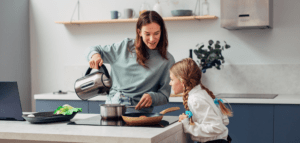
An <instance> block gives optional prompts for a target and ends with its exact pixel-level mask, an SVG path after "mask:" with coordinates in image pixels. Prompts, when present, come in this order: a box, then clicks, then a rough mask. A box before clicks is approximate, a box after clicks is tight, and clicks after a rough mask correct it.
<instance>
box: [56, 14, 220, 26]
mask: <svg viewBox="0 0 300 143" xmlns="http://www.w3.org/2000/svg"><path fill="white" fill-rule="evenodd" d="M217 18H218V17H217V16H214V15H207V16H180V17H164V18H163V19H164V21H179V20H202V19H217ZM124 22H137V18H134V19H109V20H99V21H83V20H82V21H55V23H57V24H99V23H124Z"/></svg>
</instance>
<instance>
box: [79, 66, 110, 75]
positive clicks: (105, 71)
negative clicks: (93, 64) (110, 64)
mask: <svg viewBox="0 0 300 143" xmlns="http://www.w3.org/2000/svg"><path fill="white" fill-rule="evenodd" d="M101 68H102V69H103V71H104V74H105V76H106V77H107V78H110V76H109V74H108V71H107V69H106V66H105V65H104V64H102V66H101V67H99V71H100V70H101ZM91 71H92V68H90V67H89V68H88V69H87V71H86V73H85V75H88V74H90V73H91Z"/></svg>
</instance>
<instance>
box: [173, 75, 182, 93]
mask: <svg viewBox="0 0 300 143" xmlns="http://www.w3.org/2000/svg"><path fill="white" fill-rule="evenodd" d="M170 78H171V81H170V85H171V86H172V90H173V91H174V94H179V93H182V92H183V88H184V85H183V83H182V82H181V81H180V80H179V79H178V78H177V77H176V76H175V75H174V74H173V73H172V72H170Z"/></svg>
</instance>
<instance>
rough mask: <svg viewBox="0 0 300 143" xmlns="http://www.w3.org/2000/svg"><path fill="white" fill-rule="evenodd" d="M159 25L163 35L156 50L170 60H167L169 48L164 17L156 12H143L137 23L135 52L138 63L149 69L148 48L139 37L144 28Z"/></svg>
mask: <svg viewBox="0 0 300 143" xmlns="http://www.w3.org/2000/svg"><path fill="white" fill-rule="evenodd" d="M153 22H155V23H157V24H158V25H159V26H160V30H161V34H160V39H159V42H158V44H157V47H156V49H157V50H158V51H159V53H160V55H161V56H162V57H163V58H164V59H166V60H168V58H167V47H168V35H167V30H166V27H165V23H164V20H163V19H162V17H161V16H160V15H159V14H158V13H157V12H155V11H146V12H143V13H142V14H141V15H140V16H139V19H138V22H137V23H136V39H135V50H136V54H137V58H136V61H137V62H138V63H139V64H140V65H142V66H143V67H145V68H148V66H147V65H146V63H147V60H148V59H149V53H148V52H147V46H146V44H145V43H144V41H143V39H142V37H141V36H140V35H139V31H141V30H142V27H143V26H145V25H147V24H151V23H153Z"/></svg>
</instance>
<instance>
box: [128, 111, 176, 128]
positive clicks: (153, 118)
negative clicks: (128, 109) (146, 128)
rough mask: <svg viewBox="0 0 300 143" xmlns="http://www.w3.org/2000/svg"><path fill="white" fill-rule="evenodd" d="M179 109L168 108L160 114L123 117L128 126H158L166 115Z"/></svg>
mask: <svg viewBox="0 0 300 143" xmlns="http://www.w3.org/2000/svg"><path fill="white" fill-rule="evenodd" d="M179 109H180V108H179V107H171V108H167V109H165V110H163V111H161V112H160V113H126V114H124V115H122V118H123V120H124V121H125V122H126V124H128V125H154V124H158V123H159V122H160V121H161V119H162V118H163V116H164V114H166V113H168V112H172V111H177V110H179Z"/></svg>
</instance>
